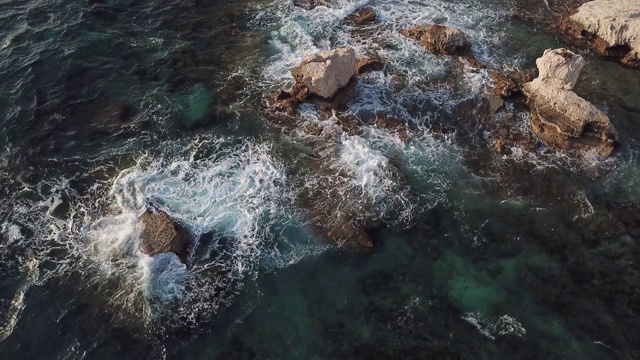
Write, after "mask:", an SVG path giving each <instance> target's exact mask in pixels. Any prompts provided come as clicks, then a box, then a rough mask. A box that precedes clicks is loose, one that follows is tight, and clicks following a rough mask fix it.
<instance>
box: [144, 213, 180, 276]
mask: <svg viewBox="0 0 640 360" xmlns="http://www.w3.org/2000/svg"><path fill="white" fill-rule="evenodd" d="M139 221H140V223H141V224H142V226H143V227H144V229H143V230H142V235H141V236H140V246H139V249H140V251H141V252H143V253H145V254H147V255H149V256H153V255H157V254H161V253H174V254H176V255H178V257H179V258H180V260H181V261H182V262H183V263H184V264H186V263H187V260H188V255H189V253H188V251H189V246H190V245H191V237H190V235H189V232H188V231H187V230H186V229H184V228H183V227H182V226H180V225H179V224H177V223H175V222H174V221H173V220H172V219H171V217H170V216H169V215H167V213H165V212H163V211H157V212H152V211H151V210H147V211H145V212H144V214H142V216H140V219H139Z"/></svg>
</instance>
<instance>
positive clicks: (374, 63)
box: [356, 58, 384, 74]
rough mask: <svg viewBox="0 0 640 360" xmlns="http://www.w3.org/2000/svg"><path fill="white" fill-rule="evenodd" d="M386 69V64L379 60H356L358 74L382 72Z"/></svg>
mask: <svg viewBox="0 0 640 360" xmlns="http://www.w3.org/2000/svg"><path fill="white" fill-rule="evenodd" d="M383 68H384V64H383V63H382V61H380V59H377V58H360V59H356V73H357V74H363V73H366V72H370V71H380V70H382V69H383Z"/></svg>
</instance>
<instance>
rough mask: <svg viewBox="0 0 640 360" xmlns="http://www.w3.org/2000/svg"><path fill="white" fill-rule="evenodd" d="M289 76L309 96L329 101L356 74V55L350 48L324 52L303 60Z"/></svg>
mask: <svg viewBox="0 0 640 360" xmlns="http://www.w3.org/2000/svg"><path fill="white" fill-rule="evenodd" d="M291 74H292V75H293V78H294V79H295V80H296V84H297V85H301V86H304V87H306V88H307V89H308V91H309V94H311V95H317V96H320V97H323V98H325V99H330V98H332V97H333V96H334V95H335V94H336V92H338V90H340V88H342V87H344V86H346V85H347V84H348V83H349V81H350V80H351V78H352V77H353V76H354V75H355V74H356V54H355V52H354V51H353V49H351V48H337V49H334V50H325V51H322V52H319V53H317V54H314V55H311V56H309V57H307V58H306V59H304V60H303V61H302V64H300V66H298V67H297V68H295V69H293V71H291Z"/></svg>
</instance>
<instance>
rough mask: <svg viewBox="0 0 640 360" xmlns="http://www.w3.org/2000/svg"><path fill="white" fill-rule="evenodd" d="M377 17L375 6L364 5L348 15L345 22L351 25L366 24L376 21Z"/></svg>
mask: <svg viewBox="0 0 640 360" xmlns="http://www.w3.org/2000/svg"><path fill="white" fill-rule="evenodd" d="M376 17H377V15H376V11H375V10H374V9H373V8H371V7H368V6H363V7H361V8H359V9H356V11H354V12H353V13H352V14H351V15H349V16H347V18H346V19H345V20H344V23H345V24H347V25H351V26H357V25H364V24H368V23H372V22H374V21H376Z"/></svg>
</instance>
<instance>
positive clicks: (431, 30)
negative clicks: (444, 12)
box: [400, 25, 471, 55]
mask: <svg viewBox="0 0 640 360" xmlns="http://www.w3.org/2000/svg"><path fill="white" fill-rule="evenodd" d="M400 33H401V34H402V35H404V36H405V37H408V38H410V39H413V40H415V41H416V42H417V43H418V44H419V45H420V46H422V47H424V48H426V49H427V50H429V51H431V52H434V53H436V54H447V55H453V54H463V53H465V52H466V51H468V50H469V48H470V47H471V46H470V44H469V41H468V40H467V37H466V36H465V35H464V33H463V32H462V31H460V30H458V29H453V28H450V27H446V26H442V25H427V26H424V25H418V26H414V27H412V28H410V29H405V30H401V31H400Z"/></svg>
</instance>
